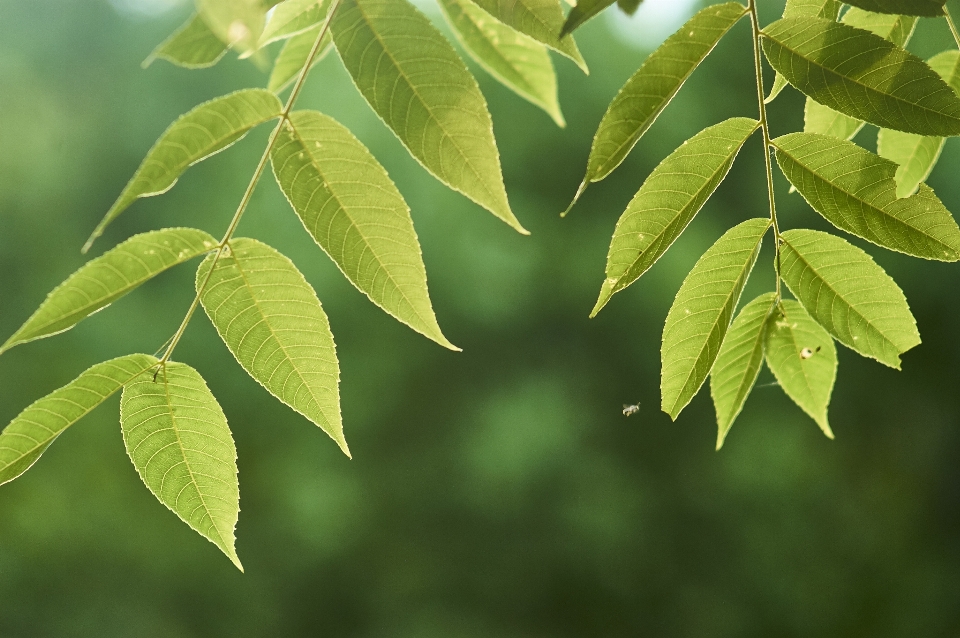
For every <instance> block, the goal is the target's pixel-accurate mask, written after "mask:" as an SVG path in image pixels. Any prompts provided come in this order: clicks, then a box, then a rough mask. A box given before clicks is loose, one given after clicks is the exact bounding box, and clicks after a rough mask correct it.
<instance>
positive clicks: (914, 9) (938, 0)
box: [846, 0, 947, 17]
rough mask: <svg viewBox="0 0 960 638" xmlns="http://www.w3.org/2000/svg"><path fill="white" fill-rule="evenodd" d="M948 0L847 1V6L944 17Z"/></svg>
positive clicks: (875, 10)
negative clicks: (944, 7) (944, 8)
mask: <svg viewBox="0 0 960 638" xmlns="http://www.w3.org/2000/svg"><path fill="white" fill-rule="evenodd" d="M946 1H947V0H846V2H847V4H850V5H853V7H859V8H861V9H863V10H865V11H873V12H876V13H902V14H904V15H911V16H927V17H937V16H942V15H943V5H945V4H946Z"/></svg>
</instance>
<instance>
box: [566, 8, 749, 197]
mask: <svg viewBox="0 0 960 638" xmlns="http://www.w3.org/2000/svg"><path fill="white" fill-rule="evenodd" d="M744 15H746V8H745V7H744V6H743V5H741V4H739V3H737V2H727V3H724V4H718V5H714V6H711V7H706V8H705V9H702V10H701V11H700V12H698V13H697V14H696V15H695V16H693V17H692V18H690V20H689V21H688V22H687V23H686V24H685V25H683V26H682V27H680V29H679V30H678V31H677V32H676V33H674V34H673V35H671V36H670V37H669V38H667V40H666V41H665V42H664V43H663V44H661V45H660V47H659V48H658V49H657V50H656V51H654V52H653V53H651V54H650V57H648V58H647V59H646V61H645V62H644V63H643V65H642V66H641V67H640V69H639V70H638V71H637V72H636V73H634V74H633V77H631V78H630V79H629V80H627V83H626V84H624V85H623V88H621V89H620V92H619V93H617V96H616V97H615V98H613V102H611V103H610V106H609V107H607V112H606V113H604V114H603V119H601V120H600V126H599V127H598V128H597V133H596V135H594V137H593V145H592V146H591V147H590V158H589V159H588V160H587V173H586V175H584V177H583V182H582V183H581V184H580V188H578V189H577V194H576V196H575V197H574V198H573V202H572V203H571V204H570V208H572V207H573V205H574V204H575V203H576V202H577V199H578V198H579V197H580V195H581V194H583V191H584V190H585V189H586V188H587V186H588V185H589V184H590V183H591V182H599V181H600V180H602V179H603V178H605V177H606V176H607V175H609V174H610V173H611V172H612V171H613V170H614V169H615V168H616V167H618V166H619V165H620V163H621V162H623V160H624V159H625V158H626V157H627V155H628V154H629V153H630V151H631V150H632V149H633V147H634V146H635V145H636V143H637V142H638V141H639V140H640V137H641V136H642V135H643V134H644V133H645V132H646V131H647V129H649V128H650V127H651V126H652V125H653V123H654V121H655V120H656V119H657V117H658V116H659V115H660V113H661V112H662V111H663V109H665V108H666V107H667V104H669V103H670V100H672V99H673V97H674V96H675V95H676V94H677V91H679V90H680V87H681V86H683V83H684V82H686V81H687V78H688V77H690V74H691V73H693V71H694V70H695V69H696V68H697V67H698V66H699V65H700V63H701V62H703V60H704V59H705V58H706V57H707V55H708V54H709V53H710V51H712V50H713V47H715V46H716V44H717V42H719V41H720V38H722V37H723V36H724V34H725V33H727V31H729V30H730V28H731V27H732V26H733V25H734V24H736V23H737V21H738V20H740V18H742V17H743V16H744ZM568 210H569V209H568Z"/></svg>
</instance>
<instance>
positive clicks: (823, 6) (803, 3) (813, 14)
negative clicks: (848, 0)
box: [764, 0, 843, 104]
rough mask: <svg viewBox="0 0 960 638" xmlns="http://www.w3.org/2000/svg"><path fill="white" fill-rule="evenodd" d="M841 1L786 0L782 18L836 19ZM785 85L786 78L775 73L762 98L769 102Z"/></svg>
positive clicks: (775, 97)
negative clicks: (771, 83)
mask: <svg viewBox="0 0 960 638" xmlns="http://www.w3.org/2000/svg"><path fill="white" fill-rule="evenodd" d="M842 6H843V3H842V2H840V1H839V0H787V4H786V6H785V7H784V9H783V17H784V18H824V19H826V20H836V19H837V16H838V15H840V7H842ZM786 87H787V79H786V78H785V77H783V76H782V75H780V74H779V73H777V75H776V77H775V78H774V80H773V88H772V89H770V94H769V95H768V96H767V98H766V99H765V100H764V102H765V103H767V104H769V103H770V102H773V101H774V100H775V99H777V96H778V95H780V92H781V91H783V89H785V88H786Z"/></svg>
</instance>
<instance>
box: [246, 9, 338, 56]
mask: <svg viewBox="0 0 960 638" xmlns="http://www.w3.org/2000/svg"><path fill="white" fill-rule="evenodd" d="M329 11H330V0H285V2H281V3H280V4H278V5H277V6H276V8H274V10H273V12H272V13H271V14H270V17H269V19H268V20H267V24H266V26H265V27H264V28H263V35H261V36H260V46H264V45H266V44H268V43H270V42H275V41H277V40H282V39H284V38H289V37H291V36H295V35H298V34H302V33H303V32H304V31H307V30H308V29H311V28H313V27H315V26H317V25H319V24H320V23H321V22H323V20H324V18H326V17H327V13H328V12H329ZM314 39H316V37H314Z"/></svg>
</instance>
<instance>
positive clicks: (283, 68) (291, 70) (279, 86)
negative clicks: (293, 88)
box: [267, 26, 333, 93]
mask: <svg viewBox="0 0 960 638" xmlns="http://www.w3.org/2000/svg"><path fill="white" fill-rule="evenodd" d="M322 28H323V27H322V26H317V27H314V28H313V29H307V30H306V31H304V32H303V33H300V34H297V35H295V36H293V37H292V38H290V39H289V40H287V41H286V42H285V43H284V45H283V48H282V49H280V53H278V54H277V59H276V60H275V61H274V63H273V69H271V70H270V78H269V79H268V80H267V90H268V91H272V92H274V93H280V92H281V91H283V89H285V88H286V87H287V86H288V85H289V84H290V83H291V82H293V80H294V79H295V78H296V77H297V74H299V73H300V70H301V69H302V68H303V65H304V64H306V62H307V57H308V56H309V55H310V52H311V51H313V43H314V42H316V41H317V36H319V35H320V29H322ZM332 48H333V40H332V39H331V38H330V34H329V33H327V34H325V35H324V36H323V42H321V43H320V51H319V52H318V53H317V55H316V57H315V58H314V59H313V64H311V65H310V68H311V69H312V68H313V67H315V66H317V64H319V63H320V61H321V60H323V59H324V58H325V57H327V54H328V53H330V49H332Z"/></svg>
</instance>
